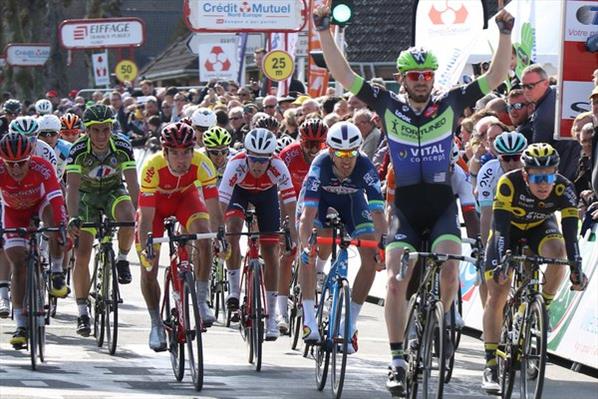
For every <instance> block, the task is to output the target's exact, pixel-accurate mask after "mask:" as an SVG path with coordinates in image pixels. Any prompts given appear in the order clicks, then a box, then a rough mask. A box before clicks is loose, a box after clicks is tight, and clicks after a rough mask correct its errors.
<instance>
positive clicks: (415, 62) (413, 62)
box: [397, 47, 438, 73]
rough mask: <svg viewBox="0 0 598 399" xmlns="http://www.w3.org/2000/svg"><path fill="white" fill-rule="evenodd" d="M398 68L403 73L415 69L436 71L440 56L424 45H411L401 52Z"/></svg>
mask: <svg viewBox="0 0 598 399" xmlns="http://www.w3.org/2000/svg"><path fill="white" fill-rule="evenodd" d="M397 69H398V70H399V72H401V73H403V72H407V71H411V70H414V69H431V70H433V71H435V70H436V69H438V58H436V56H435V55H434V54H433V53H432V52H431V51H429V50H426V49H424V48H423V47H410V48H408V49H407V50H403V51H401V54H399V57H398V58H397Z"/></svg>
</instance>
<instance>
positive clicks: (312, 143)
mask: <svg viewBox="0 0 598 399" xmlns="http://www.w3.org/2000/svg"><path fill="white" fill-rule="evenodd" d="M322 144H324V143H322V142H321V141H316V140H301V146H302V147H304V148H305V149H308V150H313V149H318V150H319V149H321V148H322Z"/></svg>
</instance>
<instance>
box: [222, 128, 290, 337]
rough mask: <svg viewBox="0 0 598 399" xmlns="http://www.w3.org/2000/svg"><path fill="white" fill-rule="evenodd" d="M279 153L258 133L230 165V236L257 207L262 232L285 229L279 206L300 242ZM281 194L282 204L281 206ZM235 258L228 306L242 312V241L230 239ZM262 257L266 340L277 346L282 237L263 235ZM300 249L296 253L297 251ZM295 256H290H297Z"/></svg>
mask: <svg viewBox="0 0 598 399" xmlns="http://www.w3.org/2000/svg"><path fill="white" fill-rule="evenodd" d="M275 149H276V137H275V136H274V133H272V132H271V131H269V130H267V129H263V128H257V129H253V130H251V131H250V132H249V133H247V135H246V136H245V151H243V152H240V153H239V154H237V155H236V156H234V157H233V159H231V160H230V162H229V163H228V165H226V169H225V171H224V175H223V176H222V181H221V182H220V186H219V188H218V189H219V191H220V204H221V206H222V208H223V210H224V211H225V219H226V230H227V231H228V232H231V233H238V232H241V230H242V228H243V220H244V214H245V210H246V209H247V207H248V206H249V204H252V205H253V206H254V207H255V213H256V216H257V224H258V229H259V231H261V232H273V231H278V230H279V229H280V218H279V217H278V215H280V205H281V204H282V207H283V208H284V212H285V215H288V216H289V221H290V223H289V228H290V233H291V239H292V242H294V243H296V242H297V233H296V229H295V204H296V202H297V201H296V198H295V190H294V189H293V185H292V183H291V176H290V174H289V171H288V169H287V167H286V165H285V164H284V162H282V160H281V159H280V158H278V157H277V156H275V155H273V154H274V150H275ZM279 192H280V197H281V200H280V202H279V199H278V197H279ZM230 243H231V257H230V259H229V261H228V262H227V269H228V280H229V282H230V294H229V297H228V298H227V301H226V302H227V307H228V308H229V309H230V310H233V311H234V310H237V309H238V307H239V295H240V292H239V291H240V284H239V283H240V279H241V275H240V271H239V268H240V267H241V253H240V248H239V238H238V236H237V237H234V236H233V238H231V239H230ZM260 244H261V248H260V250H261V255H262V257H263V258H264V264H265V268H264V282H265V286H266V303H267V309H268V315H269V316H268V320H267V323H266V340H267V341H273V340H276V339H277V338H278V336H279V331H278V325H277V323H276V317H275V315H276V303H277V302H276V295H277V294H276V286H277V280H278V274H277V273H278V268H279V263H280V261H279V256H280V255H279V251H278V235H276V236H261V237H260ZM294 250H295V248H294ZM294 250H293V251H291V252H294Z"/></svg>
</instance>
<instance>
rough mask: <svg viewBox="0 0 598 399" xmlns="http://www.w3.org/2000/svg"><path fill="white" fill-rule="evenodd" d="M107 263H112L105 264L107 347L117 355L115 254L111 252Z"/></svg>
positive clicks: (117, 293) (117, 294)
mask: <svg viewBox="0 0 598 399" xmlns="http://www.w3.org/2000/svg"><path fill="white" fill-rule="evenodd" d="M105 256H106V258H105V259H104V260H105V261H108V260H109V261H110V263H105V264H104V270H105V271H106V278H105V279H104V283H105V288H104V290H103V291H104V299H105V305H104V312H105V313H106V315H105V316H104V317H105V321H106V345H107V346H108V351H109V352H110V354H111V355H114V353H116V343H117V341H118V302H119V300H120V294H119V287H118V277H117V276H116V261H115V259H114V252H112V250H110V251H109V253H108V254H106V255H105Z"/></svg>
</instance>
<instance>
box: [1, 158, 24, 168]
mask: <svg viewBox="0 0 598 399" xmlns="http://www.w3.org/2000/svg"><path fill="white" fill-rule="evenodd" d="M30 159H31V157H27V158H25V159H21V160H19V161H9V160H7V159H5V160H4V163H5V164H6V165H7V166H9V167H11V168H14V167H15V166H18V167H19V168H22V167H23V166H25V165H26V164H27V163H28V162H29V160H30Z"/></svg>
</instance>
